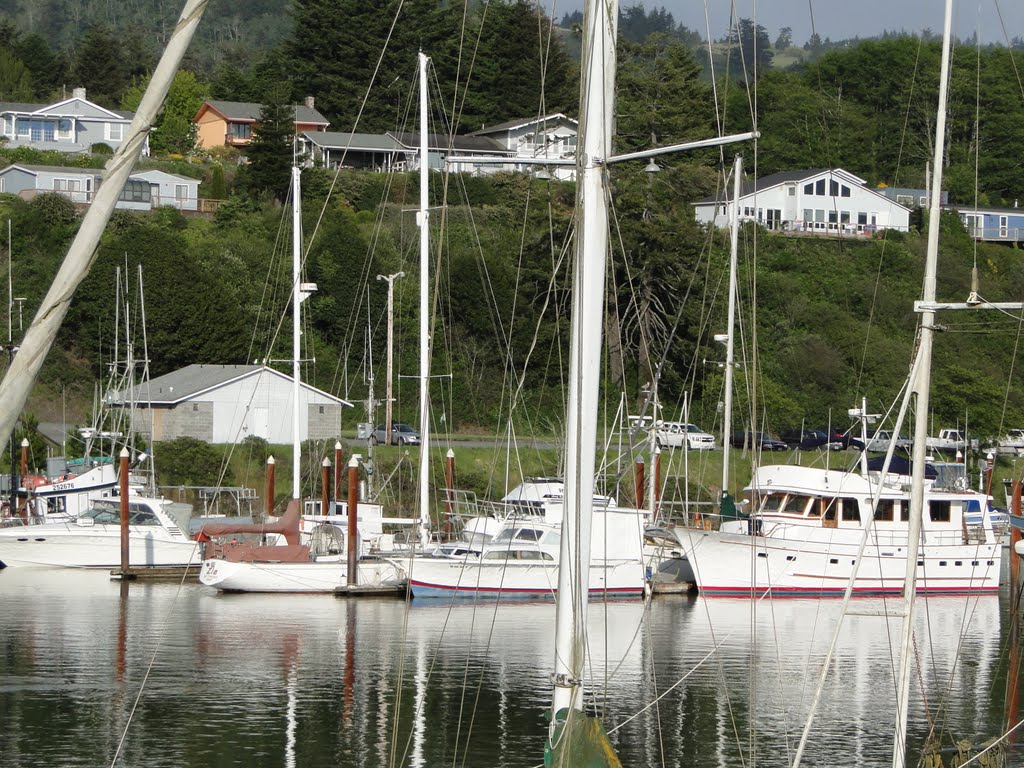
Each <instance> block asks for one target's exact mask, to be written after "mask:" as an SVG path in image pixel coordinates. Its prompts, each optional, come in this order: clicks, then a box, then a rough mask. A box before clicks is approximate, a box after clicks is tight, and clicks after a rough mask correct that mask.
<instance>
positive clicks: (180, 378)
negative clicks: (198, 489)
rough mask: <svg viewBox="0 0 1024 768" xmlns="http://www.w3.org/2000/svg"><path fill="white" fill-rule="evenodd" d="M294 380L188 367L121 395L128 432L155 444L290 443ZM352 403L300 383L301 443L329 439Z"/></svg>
mask: <svg viewBox="0 0 1024 768" xmlns="http://www.w3.org/2000/svg"><path fill="white" fill-rule="evenodd" d="M293 393H294V379H293V378H292V377H291V376H288V375H287V374H284V373H281V372H280V371H275V370H274V369H273V368H269V367H267V366H263V365H189V366H186V367H184V368H181V369H179V370H177V371H173V372H171V373H168V374H164V375H163V376H160V377H158V378H155V379H152V380H151V381H149V382H146V383H143V384H140V385H138V386H136V387H134V388H133V389H131V390H129V391H127V392H123V393H119V394H118V395H117V396H116V397H115V398H114V400H115V402H114V403H113V405H114V407H121V408H129V409H130V410H131V413H132V417H131V418H132V429H133V430H134V431H135V432H138V433H140V434H143V435H145V437H146V439H147V440H149V441H151V442H155V441H159V440H173V439H175V438H177V437H193V438H196V439H197V440H204V441H206V442H208V443H237V442H240V441H241V440H244V439H245V438H246V437H249V436H250V435H256V436H257V437H262V438H264V439H265V440H267V441H268V442H270V443H273V444H290V443H292V441H293V429H292V403H293ZM351 407H352V404H351V403H350V402H348V401H346V400H342V399H341V398H339V397H335V396H334V395H331V394H328V393H327V392H324V391H322V390H320V389H317V388H316V387H313V386H310V385H309V384H306V383H305V382H300V385H299V412H300V414H301V416H300V422H299V435H298V437H299V440H330V439H334V438H336V437H337V436H338V434H339V433H340V430H341V413H342V409H343V408H351Z"/></svg>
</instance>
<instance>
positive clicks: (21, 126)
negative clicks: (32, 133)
mask: <svg viewBox="0 0 1024 768" xmlns="http://www.w3.org/2000/svg"><path fill="white" fill-rule="evenodd" d="M16 124H17V126H18V138H19V139H27V138H28V135H29V129H30V128H31V127H32V121H31V120H26V119H24V118H22V119H21V120H18V121H17V122H16Z"/></svg>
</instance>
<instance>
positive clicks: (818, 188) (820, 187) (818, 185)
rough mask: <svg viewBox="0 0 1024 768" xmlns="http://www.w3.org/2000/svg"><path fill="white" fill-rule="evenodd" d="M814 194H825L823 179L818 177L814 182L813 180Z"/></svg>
mask: <svg viewBox="0 0 1024 768" xmlns="http://www.w3.org/2000/svg"><path fill="white" fill-rule="evenodd" d="M814 194H816V195H821V196H822V197H824V196H825V180H824V179H818V180H817V181H816V182H814Z"/></svg>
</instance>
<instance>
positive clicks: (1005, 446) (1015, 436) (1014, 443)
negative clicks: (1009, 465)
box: [996, 429, 1024, 456]
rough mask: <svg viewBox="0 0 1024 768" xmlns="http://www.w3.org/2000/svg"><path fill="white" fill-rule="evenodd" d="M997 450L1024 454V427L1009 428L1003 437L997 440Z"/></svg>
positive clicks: (1017, 454)
mask: <svg viewBox="0 0 1024 768" xmlns="http://www.w3.org/2000/svg"><path fill="white" fill-rule="evenodd" d="M996 450H997V451H998V452H999V453H1010V454H1013V455H1014V456H1020V455H1022V454H1024V429H1011V430H1008V431H1007V433H1006V434H1005V435H1003V437H1001V438H999V440H997V441H996Z"/></svg>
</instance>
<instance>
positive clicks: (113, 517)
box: [82, 501, 160, 525]
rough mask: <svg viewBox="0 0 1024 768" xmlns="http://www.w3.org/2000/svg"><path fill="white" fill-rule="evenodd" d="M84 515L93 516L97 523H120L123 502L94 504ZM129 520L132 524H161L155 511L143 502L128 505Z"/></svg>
mask: <svg viewBox="0 0 1024 768" xmlns="http://www.w3.org/2000/svg"><path fill="white" fill-rule="evenodd" d="M82 517H91V518H92V519H93V520H94V521H95V522H96V524H97V525H118V524H119V523H120V522H121V503H120V501H112V502H107V503H97V504H94V505H93V506H92V508H91V509H89V510H88V511H86V512H85V513H83V514H82ZM128 522H129V524H131V525H160V520H159V519H158V518H157V516H156V515H155V514H154V513H153V511H152V510H151V509H149V508H148V507H146V506H143V505H142V504H129V505H128Z"/></svg>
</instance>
